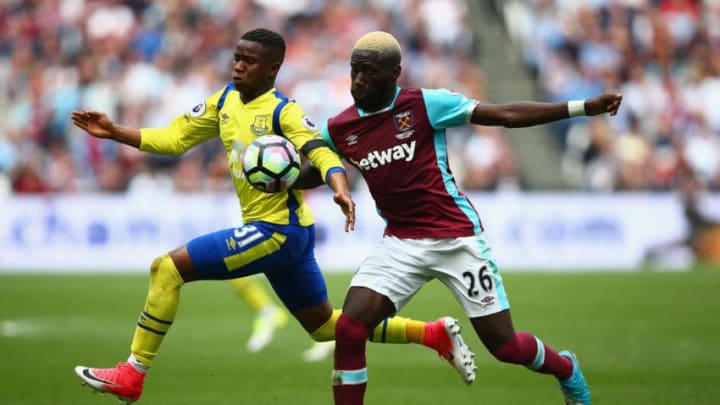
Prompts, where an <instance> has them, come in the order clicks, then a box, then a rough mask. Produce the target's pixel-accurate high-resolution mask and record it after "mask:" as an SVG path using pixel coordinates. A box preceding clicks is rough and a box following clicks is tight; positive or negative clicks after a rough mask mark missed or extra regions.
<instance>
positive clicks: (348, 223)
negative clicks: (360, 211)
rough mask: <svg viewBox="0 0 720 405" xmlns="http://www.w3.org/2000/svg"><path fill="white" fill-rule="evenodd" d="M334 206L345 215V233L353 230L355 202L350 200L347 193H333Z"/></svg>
mask: <svg viewBox="0 0 720 405" xmlns="http://www.w3.org/2000/svg"><path fill="white" fill-rule="evenodd" d="M333 200H334V201H335V204H337V205H339V206H340V208H342V212H343V214H345V232H349V231H354V230H355V201H353V200H352V197H350V194H348V193H335V195H333Z"/></svg>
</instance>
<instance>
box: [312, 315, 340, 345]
mask: <svg viewBox="0 0 720 405" xmlns="http://www.w3.org/2000/svg"><path fill="white" fill-rule="evenodd" d="M340 313H341V311H340V310H339V309H334V310H333V312H332V315H330V319H328V320H327V321H325V323H324V324H322V325H321V326H320V327H319V328H317V329H315V330H314V331H313V332H312V333H311V334H310V337H311V338H313V340H314V341H316V342H327V341H330V340H335V324H336V323H337V320H338V318H340Z"/></svg>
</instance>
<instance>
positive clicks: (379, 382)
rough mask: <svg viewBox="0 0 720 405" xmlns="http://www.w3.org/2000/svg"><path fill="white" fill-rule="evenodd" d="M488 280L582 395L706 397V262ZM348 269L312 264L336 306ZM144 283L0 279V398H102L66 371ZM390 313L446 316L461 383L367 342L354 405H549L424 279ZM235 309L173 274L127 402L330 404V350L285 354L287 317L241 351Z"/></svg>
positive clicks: (712, 364)
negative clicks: (362, 387) (574, 370)
mask: <svg viewBox="0 0 720 405" xmlns="http://www.w3.org/2000/svg"><path fill="white" fill-rule="evenodd" d="M504 277H505V283H506V288H507V291H508V294H509V296H510V303H511V306H512V311H513V317H514V320H515V326H516V328H517V329H518V330H526V331H530V332H532V333H534V334H536V335H538V336H539V337H540V338H542V339H543V340H544V341H545V342H546V343H547V344H549V345H550V346H552V347H554V348H556V349H564V348H568V349H571V350H573V351H575V352H576V353H577V354H578V357H579V359H580V362H581V364H582V366H583V371H584V373H585V375H586V377H587V378H588V381H589V383H590V385H591V389H592V391H593V404H596V405H603V404H607V405H622V404H632V405H639V404H653V405H663V404H667V405H670V404H673V405H675V404H693V405H700V404H717V403H718V401H720V400H719V399H718V398H720V383H719V382H720V349H719V348H718V347H719V346H720V298H719V297H720V270H717V269H697V270H694V271H692V272H689V273H654V272H634V273H591V274H557V275H556V274H538V273H506V274H505V275H504ZM349 278H350V275H349V274H330V275H328V276H327V279H328V284H329V288H330V295H331V299H332V301H333V302H334V303H335V306H336V307H337V306H340V305H341V303H342V298H343V293H344V291H345V288H346V286H347V285H348V281H349ZM146 288H147V276H146V275H144V274H134V275H97V274H96V275H32V276H26V275H9V274H4V275H0V353H1V354H2V356H1V357H0V358H1V361H0V404H8V405H20V404H43V405H44V404H76V405H80V404H116V403H117V401H116V400H115V399H114V397H112V396H109V395H103V396H100V395H97V394H93V393H92V392H91V390H90V389H88V388H87V387H81V386H80V384H79V380H78V379H77V377H76V376H75V374H74V373H73V367H74V366H75V365H77V364H83V365H90V366H94V367H110V366H113V365H114V364H115V363H116V362H118V361H122V360H124V359H125V358H126V357H127V355H128V350H129V345H130V340H131V337H132V333H133V330H134V327H135V321H136V318H137V316H138V314H139V312H140V310H141V309H142V305H143V302H144V297H145V292H146ZM401 315H404V316H410V317H414V318H418V319H425V320H432V319H435V318H437V317H439V316H442V315H453V316H456V317H459V318H460V319H461V324H462V325H463V327H464V329H463V330H464V333H463V335H464V336H465V339H466V341H467V343H468V344H469V345H470V346H471V347H472V348H473V349H474V350H475V352H476V353H477V358H476V360H477V364H478V367H479V369H478V377H477V380H476V381H475V383H474V384H473V385H471V386H466V385H464V384H463V383H462V382H461V381H460V378H459V376H458V375H456V373H455V371H454V370H453V369H451V368H450V367H449V366H448V365H446V364H444V363H443V362H442V361H441V360H440V359H439V357H437V355H436V354H435V353H433V352H431V351H429V350H427V349H425V348H423V347H420V346H416V345H378V344H369V346H368V347H369V349H368V373H369V385H368V392H367V395H366V403H367V404H368V405H384V404H388V405H397V404H437V403H445V404H452V403H462V404H539V405H544V404H549V405H558V404H561V403H562V399H561V395H560V392H559V390H558V388H557V383H556V382H555V380H554V379H553V378H552V377H549V376H544V375H538V374H535V373H531V372H529V371H527V370H525V369H523V368H522V367H518V366H511V365H505V364H501V363H499V362H497V361H495V360H494V359H493V358H492V357H491V356H490V355H489V354H488V353H487V352H486V351H485V350H484V348H483V347H482V345H481V344H480V341H479V339H478V338H477V337H476V336H475V335H474V333H473V332H472V330H471V328H470V325H469V322H468V321H467V320H466V319H465V318H464V317H463V315H462V312H461V311H460V307H459V306H458V304H457V303H455V301H454V300H453V299H452V298H451V296H450V294H449V293H448V292H447V291H446V290H445V289H444V288H443V287H442V285H440V284H439V283H436V282H435V283H431V284H429V285H428V286H427V287H426V288H425V289H423V290H422V291H421V292H420V294H418V296H417V297H416V298H415V299H414V300H413V302H412V303H411V304H410V305H409V306H408V307H407V308H405V309H404V310H403V311H402V313H401ZM251 320H252V314H251V312H250V311H249V310H248V309H247V308H246V307H245V306H244V305H243V304H242V302H240V301H239V300H238V299H237V298H236V297H235V296H234V294H233V293H232V291H231V290H230V287H229V286H227V285H226V284H224V283H222V282H200V283H195V284H189V285H187V286H185V287H184V289H183V297H182V302H181V305H180V309H179V312H178V316H177V318H176V321H175V325H174V326H173V328H172V329H171V332H170V333H169V334H168V336H167V337H166V339H165V341H164V343H163V347H162V349H161V351H160V355H159V356H158V358H157V360H156V362H155V366H154V367H153V370H152V371H151V373H150V374H149V375H148V378H147V380H146V385H145V392H144V394H143V397H142V398H141V400H140V403H141V404H142V403H144V404H173V405H178V404H268V405H270V404H272V405H277V404H282V405H285V404H292V405H304V404H312V405H315V404H320V405H322V404H331V403H332V391H331V388H330V370H331V368H332V360H327V361H324V362H321V363H304V362H303V361H302V360H301V358H300V351H301V350H303V349H305V348H307V347H308V346H309V345H310V343H311V342H310V338H309V337H307V336H306V335H305V333H304V332H303V331H302V329H301V328H300V326H299V325H297V324H296V323H294V322H291V323H290V324H288V326H286V327H285V328H284V329H283V330H282V331H280V333H279V334H278V335H277V338H276V340H275V341H274V342H273V344H272V345H271V346H270V347H269V348H268V349H266V350H265V351H264V352H261V353H259V354H256V355H249V354H247V353H246V352H245V351H244V346H245V341H246V339H247V337H248V335H249V333H250V325H251Z"/></svg>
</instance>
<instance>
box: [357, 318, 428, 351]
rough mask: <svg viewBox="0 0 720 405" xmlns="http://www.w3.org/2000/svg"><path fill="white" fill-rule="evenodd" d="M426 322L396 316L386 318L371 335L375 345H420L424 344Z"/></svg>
mask: <svg viewBox="0 0 720 405" xmlns="http://www.w3.org/2000/svg"><path fill="white" fill-rule="evenodd" d="M426 325H427V324H426V323H425V322H421V321H416V320H414V319H409V318H403V317H401V316H394V317H392V318H385V319H384V320H383V321H382V322H380V324H379V325H378V326H376V327H375V329H373V331H372V335H370V341H371V342H374V343H418V344H423V336H424V335H425V326H426Z"/></svg>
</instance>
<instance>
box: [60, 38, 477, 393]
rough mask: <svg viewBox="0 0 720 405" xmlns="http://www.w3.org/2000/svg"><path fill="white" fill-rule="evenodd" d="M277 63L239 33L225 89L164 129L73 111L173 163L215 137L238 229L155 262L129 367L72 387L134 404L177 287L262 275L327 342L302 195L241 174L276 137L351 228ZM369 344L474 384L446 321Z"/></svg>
mask: <svg viewBox="0 0 720 405" xmlns="http://www.w3.org/2000/svg"><path fill="white" fill-rule="evenodd" d="M284 55H285V41H284V39H283V38H282V36H280V35H279V34H277V33H275V32H273V31H270V30H267V29H262V28H259V29H254V30H251V31H248V32H246V33H245V34H243V35H242V37H241V39H240V41H238V43H237V46H236V49H235V54H234V63H233V65H232V82H231V83H229V84H228V85H227V86H226V87H225V88H224V89H222V90H220V91H218V92H217V93H215V94H214V95H212V96H210V97H208V98H207V99H206V100H205V101H204V102H203V103H200V104H198V105H197V106H195V107H194V108H193V109H191V110H190V111H188V112H187V113H185V114H183V115H181V116H179V117H177V118H176V119H174V120H173V121H172V122H171V123H170V125H169V126H168V127H165V128H143V129H137V128H131V127H126V126H121V125H116V124H114V123H113V122H112V121H111V120H110V119H109V118H108V116H107V115H106V114H104V113H101V112H98V111H89V110H84V111H74V112H72V114H71V120H72V122H73V124H74V125H76V126H77V127H79V128H80V129H83V130H85V131H86V132H88V133H89V134H90V135H92V136H95V137H97V138H103V139H110V140H114V141H117V142H121V143H124V144H127V145H131V146H134V147H136V148H139V149H140V150H142V151H146V152H153V153H161V154H175V155H179V154H182V153H184V152H186V151H187V150H189V149H190V148H192V147H193V146H195V145H198V144H200V143H202V142H204V141H207V140H209V139H211V138H213V137H219V138H220V139H221V140H222V142H223V144H224V145H225V149H226V151H227V154H228V160H229V164H230V169H231V174H232V177H233V183H234V185H235V189H236V192H237V197H238V199H239V201H240V208H241V210H242V217H243V221H244V224H243V225H242V226H240V227H239V228H228V229H222V230H219V231H216V232H212V233H209V234H207V235H202V236H199V237H197V238H195V239H193V240H191V241H189V242H188V243H187V244H186V245H184V246H181V247H179V248H177V249H175V250H173V251H171V252H169V253H168V254H163V255H161V256H159V257H158V258H156V259H155V260H154V261H153V263H152V265H151V266H150V283H149V287H148V293H147V297H146V301H145V305H144V308H143V310H142V312H141V313H140V317H139V319H138V322H137V326H136V328H135V334H134V336H133V340H132V344H131V347H130V355H129V358H128V359H127V361H125V362H121V363H120V364H118V365H117V366H116V367H113V368H89V367H84V366H77V367H76V368H75V373H76V374H77V375H78V376H79V377H80V379H81V380H82V381H83V382H84V383H85V384H88V385H90V386H91V387H92V388H94V389H95V390H98V391H101V392H109V393H112V394H114V395H116V396H117V397H118V398H120V399H121V400H123V401H125V402H128V403H129V402H132V401H136V400H137V399H138V398H140V395H141V394H142V390H143V385H144V381H145V375H146V372H147V371H148V370H149V369H150V367H151V366H152V363H153V359H154V358H155V356H156V355H157V352H158V349H159V347H160V344H161V342H162V340H163V338H164V336H165V334H166V333H168V331H169V330H170V327H171V326H172V324H173V321H174V320H175V315H176V312H177V309H178V304H179V302H180V289H181V287H182V286H183V285H184V284H185V283H188V282H191V281H195V280H226V279H233V278H238V277H247V276H251V275H253V274H257V273H264V274H265V275H266V276H267V278H268V280H269V281H270V284H271V285H272V287H273V289H274V290H275V292H276V293H277V295H278V297H279V298H280V300H281V301H282V302H283V304H284V305H285V306H286V307H287V308H288V310H289V311H290V312H291V313H292V315H293V316H294V317H295V318H296V319H297V320H298V321H299V322H300V324H301V325H302V326H303V328H304V329H305V330H306V331H307V332H308V333H309V334H310V335H311V337H312V338H313V339H314V340H316V341H329V340H333V338H334V337H335V323H336V321H337V319H338V317H339V316H340V311H338V310H333V308H332V307H331V306H330V303H329V301H328V296H327V288H326V284H325V280H324V279H323V276H322V273H321V272H320V269H319V267H318V264H317V262H316V261H315V255H314V240H315V235H314V233H315V228H314V226H313V218H312V214H311V212H310V209H309V207H308V206H307V204H306V203H305V202H304V200H303V196H302V192H301V191H298V190H288V191H286V192H280V193H273V194H269V193H263V192H260V191H258V190H256V189H254V188H253V187H252V186H251V185H250V183H249V182H248V181H247V180H246V179H245V178H244V177H243V176H242V170H241V163H240V156H241V153H242V150H243V148H244V145H248V144H250V142H252V140H254V139H256V137H258V136H263V135H266V134H270V133H274V134H278V135H283V136H285V137H286V138H287V139H289V140H290V141H291V142H292V143H293V144H294V145H295V146H296V147H297V148H298V149H299V150H300V151H302V153H303V154H304V155H305V156H306V157H307V159H308V160H309V161H310V162H312V164H313V165H314V166H315V167H317V168H318V169H319V170H320V172H321V173H322V178H323V180H324V181H325V182H326V183H327V184H328V185H329V186H330V187H331V188H332V189H333V191H334V201H335V202H336V203H337V204H338V205H339V206H340V207H341V209H342V211H343V213H344V214H345V218H346V222H345V230H346V231H350V230H352V229H353V228H354V226H355V210H354V209H355V207H354V202H353V201H352V198H351V196H350V192H349V189H348V183H347V177H346V174H345V169H344V167H343V165H342V163H341V162H340V160H339V159H338V157H337V155H336V154H334V153H333V152H332V151H331V150H330V149H329V148H328V147H327V145H326V144H325V142H324V141H322V139H321V136H320V134H319V131H318V130H317V128H316V127H315V126H314V125H313V124H312V122H311V121H310V120H309V119H308V118H307V117H306V116H305V115H304V113H303V110H302V108H301V107H300V106H299V105H298V104H296V103H295V102H294V101H293V100H290V99H288V98H287V97H286V96H284V95H283V94H282V93H281V92H279V91H278V90H276V89H275V87H274V86H275V79H276V76H277V74H278V71H279V69H280V66H281V65H282V62H283V58H284ZM208 209H212V207H208ZM378 323H380V321H378ZM368 337H369V338H370V339H371V340H372V341H379V342H388V343H420V344H423V345H425V346H427V347H430V348H432V349H434V350H436V351H437V352H438V354H440V355H441V356H442V357H443V358H444V359H445V360H447V361H448V362H449V363H450V364H451V365H452V366H453V367H455V369H456V370H457V371H458V372H459V373H460V374H461V376H462V378H463V379H464V380H465V381H466V382H471V381H472V380H473V379H474V377H475V364H474V360H473V353H472V352H471V351H470V350H469V348H468V347H467V346H466V345H465V344H464V343H463V340H462V337H461V335H460V333H459V325H458V322H457V320H455V319H452V318H450V317H443V318H440V319H438V320H437V321H435V322H430V323H424V322H420V321H415V320H410V319H406V318H399V317H398V318H392V319H387V320H385V321H384V322H383V325H379V326H378V328H377V329H376V330H375V333H374V334H373V336H372V337H370V336H368Z"/></svg>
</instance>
